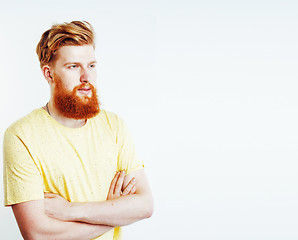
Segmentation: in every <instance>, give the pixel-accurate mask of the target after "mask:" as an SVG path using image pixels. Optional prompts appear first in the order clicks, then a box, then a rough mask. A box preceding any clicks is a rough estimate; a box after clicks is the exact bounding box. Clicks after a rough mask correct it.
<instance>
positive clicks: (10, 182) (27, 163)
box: [3, 131, 44, 206]
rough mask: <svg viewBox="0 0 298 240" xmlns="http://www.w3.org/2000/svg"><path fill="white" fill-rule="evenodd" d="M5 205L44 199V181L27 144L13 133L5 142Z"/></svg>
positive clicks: (10, 133) (9, 134)
mask: <svg viewBox="0 0 298 240" xmlns="http://www.w3.org/2000/svg"><path fill="white" fill-rule="evenodd" d="M3 184H4V205H5V206H9V205H12V204H16V203H21V202H26V201H31V200H38V199H43V198H44V193H43V179H42V176H41V174H40V172H39V170H38V167H37V166H36V164H35V162H34V160H33V158H32V156H31V154H30V151H29V149H28V147H27V146H26V144H25V142H24V141H23V140H22V139H21V138H20V137H19V136H17V135H16V134H14V133H12V132H11V131H6V133H5V135H4V140H3Z"/></svg>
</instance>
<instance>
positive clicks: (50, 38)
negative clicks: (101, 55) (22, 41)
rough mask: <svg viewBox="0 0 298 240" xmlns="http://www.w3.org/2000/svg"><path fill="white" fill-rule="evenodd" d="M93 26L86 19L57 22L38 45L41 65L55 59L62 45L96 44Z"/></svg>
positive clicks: (37, 49) (37, 51)
mask: <svg viewBox="0 0 298 240" xmlns="http://www.w3.org/2000/svg"><path fill="white" fill-rule="evenodd" d="M94 38H95V34H94V31H93V27H92V25H91V24H90V23H88V22H86V21H72V22H70V23H67V22H65V23H62V24H55V25H53V26H52V27H51V28H50V29H49V30H47V31H45V32H44V33H43V34H42V36H41V39H40V41H39V43H38V44H37V47H36V53H37V55H38V59H39V62H40V67H43V66H44V65H46V64H50V63H52V62H53V61H54V57H55V53H56V51H57V50H58V49H59V47H62V46H81V45H85V44H92V45H93V47H95V44H94Z"/></svg>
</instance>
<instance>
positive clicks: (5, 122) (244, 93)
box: [0, 0, 298, 240]
mask: <svg viewBox="0 0 298 240" xmlns="http://www.w3.org/2000/svg"><path fill="white" fill-rule="evenodd" d="M297 11H298V4H297V1H289V0H280V1H278V0H271V1H269V0H268V1H266V0H258V1H257V0H250V1H248V0H247V1H244V0H238V1H236V0H234V1H233V0H226V1H221V0H217V1H215V0H210V1H200V0H197V1H192V0H184V1H177V0H172V1H169V0H160V1H155V0H151V1H133V0H127V1H117V0H115V1H112V0H111V1H107V0H106V1H100V0H98V1H90V0H85V1H77V0H72V1H68V0H64V1H57V0H52V1H44V0H39V1H33V0H30V1H0V27H1V28H0V53H1V58H0V74H1V75H0V79H1V94H0V98H1V99H0V107H1V109H0V110H1V125H0V126H1V127H0V135H1V142H0V143H1V145H2V141H3V134H4V131H5V129H6V128H7V127H8V126H9V125H10V124H11V123H13V122H14V121H15V120H17V119H18V118H20V117H22V116H24V115H26V114H27V113H29V112H31V111H32V110H33V109H35V108H39V107H41V106H43V105H45V103H46V102H47V101H48V99H49V87H48V85H47V83H46V81H45V80H44V79H43V77H42V74H41V71H40V69H39V63H38V60H37V56H36V54H35V47H36V45H37V43H38V41H39V39H40V37H41V34H42V33H43V32H44V31H45V30H47V29H48V28H50V26H51V25H52V24H53V23H61V22H64V21H72V20H87V21H89V22H90V23H92V24H93V26H94V28H95V31H96V33H97V40H96V43H97V48H96V55H97V59H98V61H99V64H98V88H99V96H100V100H101V102H102V108H104V109H107V110H110V111H113V112H115V113H117V114H119V115H120V116H122V117H123V118H124V119H125V121H126V122H127V124H128V126H129V127H130V130H131V132H132V134H133V136H134V139H135V142H136V146H137V150H138V153H139V155H140V156H141V157H142V159H143V163H144V164H145V166H146V171H147V174H148V177H149V180H150V183H151V186H152V191H153V194H154V199H155V212H154V215H153V217H152V218H151V219H148V220H144V221H141V222H138V223H135V224H133V225H131V226H128V227H125V228H124V229H125V230H124V234H125V235H124V239H129V240H138V239H143V240H152V239H170V240H172V239H175V240H176V239H177V240H178V239H179V240H181V239H198V240H244V239H245V240H252V239H253V240H269V239H270V240H271V239H272V240H273V239H274V240H277V239H278V240H297V239H298V231H297V224H298V218H297V216H298V187H297V186H298V161H297V160H298V94H297V92H298V82H297V63H298V61H297V56H298V48H297V47H298V46H297V43H298V33H297V30H298V29H297V26H298V17H297ZM1 155H2V154H1ZM0 170H1V172H2V156H1V169H0ZM0 183H1V186H2V185H3V181H2V177H1V178H0ZM0 199H1V201H0V202H1V203H2V206H1V207H0V239H5V240H15V239H22V238H21V235H20V233H19V230H18V228H17V225H16V222H15V220H14V217H13V214H12V211H11V209H10V208H4V207H3V188H2V187H1V191H0Z"/></svg>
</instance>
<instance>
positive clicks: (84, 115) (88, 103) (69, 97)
mask: <svg viewBox="0 0 298 240" xmlns="http://www.w3.org/2000/svg"><path fill="white" fill-rule="evenodd" d="M86 87H88V88H90V89H91V91H92V93H91V97H89V96H78V95H77V91H78V89H81V88H86ZM53 98H54V105H55V107H56V109H57V110H58V111H59V112H60V113H61V114H62V115H63V116H64V117H67V118H73V119H88V118H92V117H94V116H96V115H97V114H98V113H99V112H100V108H99V101H98V98H97V93H96V89H95V88H94V86H93V85H92V84H90V83H88V84H87V83H83V84H81V85H79V86H77V87H75V88H74V89H73V90H72V91H69V90H67V89H65V88H64V86H63V85H62V82H61V79H60V78H59V77H57V76H56V77H55V89H54V95H53Z"/></svg>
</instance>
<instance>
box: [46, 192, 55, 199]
mask: <svg viewBox="0 0 298 240" xmlns="http://www.w3.org/2000/svg"><path fill="white" fill-rule="evenodd" d="M57 196H58V195H57V194H54V193H47V192H46V193H44V197H45V198H55V197H57Z"/></svg>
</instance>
